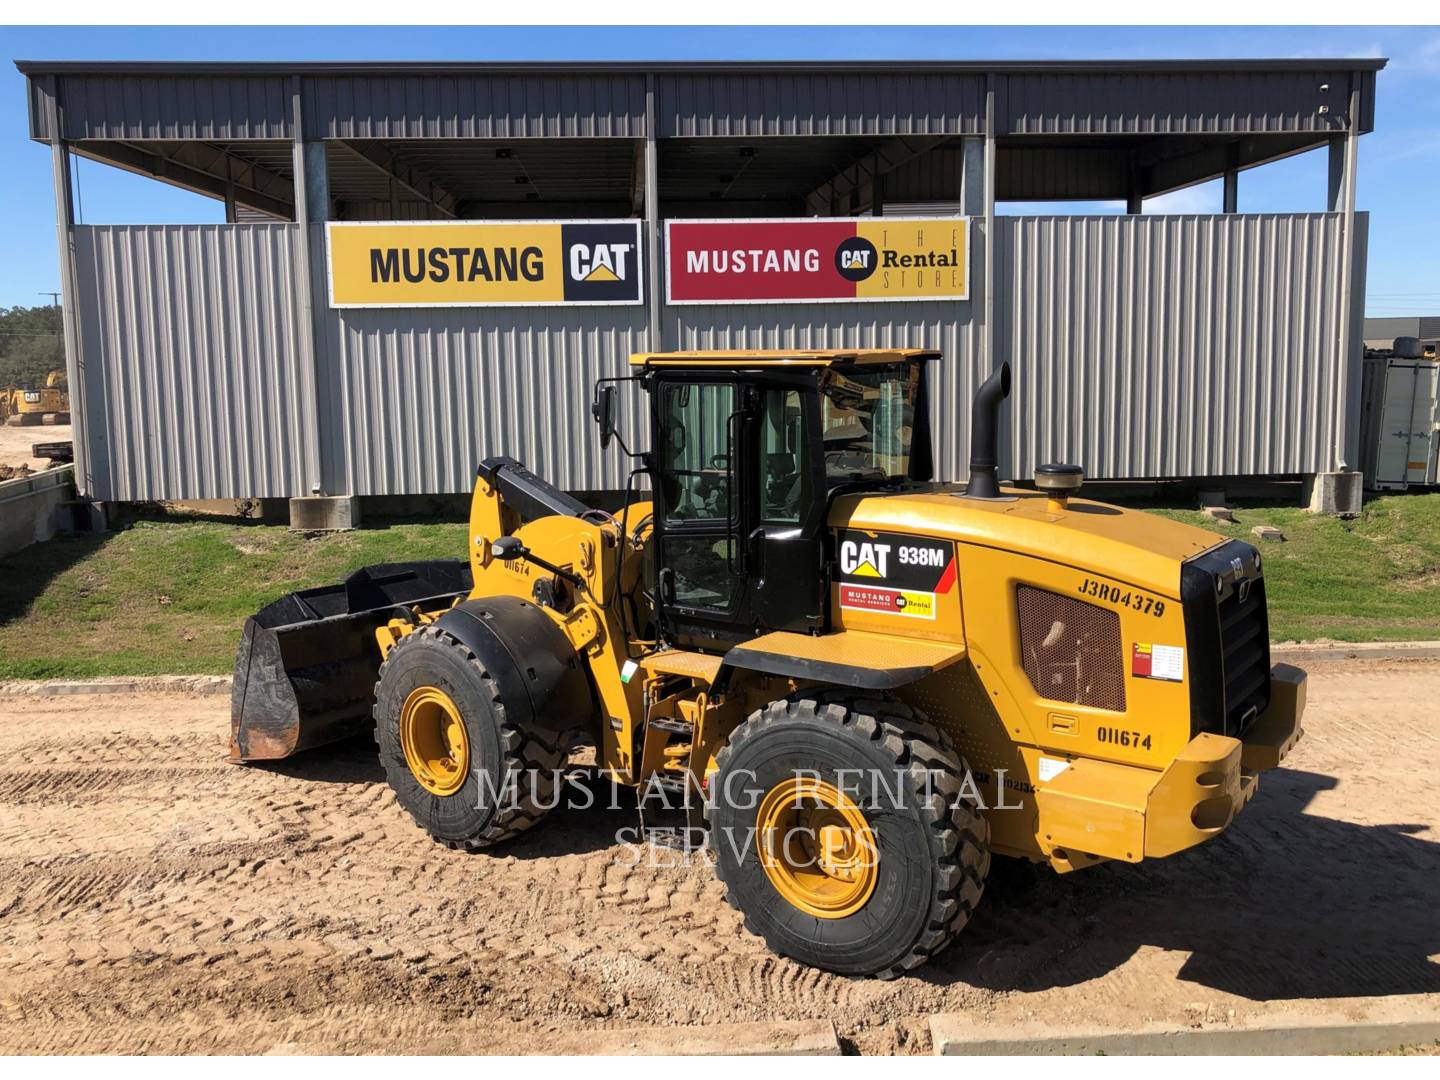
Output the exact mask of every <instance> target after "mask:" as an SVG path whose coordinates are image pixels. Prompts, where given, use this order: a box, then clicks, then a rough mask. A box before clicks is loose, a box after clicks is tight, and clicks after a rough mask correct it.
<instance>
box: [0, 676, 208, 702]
mask: <svg viewBox="0 0 1440 1080" xmlns="http://www.w3.org/2000/svg"><path fill="white" fill-rule="evenodd" d="M232 681H233V680H232V679H231V677H230V676H229V675H134V676H130V675H118V676H110V677H104V678H98V679H40V680H33V681H32V680H21V679H16V680H13V681H10V682H0V695H27V696H30V697H65V696H68V695H72V694H202V695H203V694H226V695H228V694H229V693H230V684H231V682H232Z"/></svg>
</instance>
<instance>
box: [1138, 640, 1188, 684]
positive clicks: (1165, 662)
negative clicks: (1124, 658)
mask: <svg viewBox="0 0 1440 1080" xmlns="http://www.w3.org/2000/svg"><path fill="white" fill-rule="evenodd" d="M1130 674H1131V675H1132V676H1134V677H1135V678H1137V679H1160V680H1162V681H1164V682H1183V681H1184V680H1185V650H1184V649H1182V648H1181V647H1180V646H1179V645H1151V644H1148V643H1145V642H1139V641H1137V642H1134V643H1133V644H1132V645H1131V647H1130Z"/></svg>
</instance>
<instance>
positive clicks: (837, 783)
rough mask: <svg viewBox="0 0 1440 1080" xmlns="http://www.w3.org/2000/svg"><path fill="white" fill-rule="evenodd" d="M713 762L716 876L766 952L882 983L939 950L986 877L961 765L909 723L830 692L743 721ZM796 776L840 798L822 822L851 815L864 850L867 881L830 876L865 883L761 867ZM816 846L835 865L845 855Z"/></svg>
mask: <svg viewBox="0 0 1440 1080" xmlns="http://www.w3.org/2000/svg"><path fill="white" fill-rule="evenodd" d="M716 760H717V764H718V766H719V769H718V771H717V773H716V774H715V776H714V777H713V778H712V779H711V784H710V796H711V803H710V809H709V816H710V833H711V844H712V845H713V846H714V849H715V858H716V873H717V875H718V876H719V877H720V880H721V881H722V882H724V884H725V890H726V899H727V900H728V901H729V902H730V904H731V906H732V907H735V908H738V909H739V910H740V911H741V913H742V914H744V916H745V926H746V928H747V929H749V930H750V931H751V932H752V933H756V934H759V935H760V936H761V937H763V938H764V939H765V942H766V944H767V945H768V946H769V947H770V948H771V949H772V950H773V951H775V952H777V953H780V954H781V955H783V956H789V957H791V958H792V959H795V960H798V961H800V962H801V963H803V964H809V965H811V966H813V967H818V968H823V969H825V970H827V971H834V972H837V973H840V974H845V975H878V976H880V977H881V978H894V977H895V976H897V975H900V974H902V973H904V972H906V971H909V970H911V969H913V968H916V967H918V966H920V965H921V964H922V963H924V962H925V961H926V960H928V959H929V958H930V957H932V956H934V955H936V954H937V953H939V952H940V951H941V950H943V949H944V948H945V947H946V946H947V945H949V944H950V942H951V941H952V940H953V939H954V937H955V935H956V934H958V933H959V932H960V929H961V928H962V927H963V926H964V925H965V924H966V922H968V921H969V919H970V916H971V915H972V914H973V913H974V911H975V905H976V904H977V903H979V901H980V896H981V893H982V891H983V889H984V882H985V876H986V874H987V873H988V872H989V868H990V850H989V841H990V829H989V823H988V822H987V821H986V820H985V817H984V815H983V814H981V812H980V810H979V809H978V808H977V807H976V806H975V805H974V804H973V803H972V802H971V801H969V800H968V799H964V798H961V791H962V788H963V782H964V777H965V775H966V774H967V772H968V767H967V766H966V765H965V763H964V762H963V761H962V760H961V758H960V757H959V755H958V754H957V753H956V752H955V749H954V747H953V746H952V745H951V743H950V740H949V738H948V737H946V736H945V735H944V734H943V733H942V732H941V731H940V730H939V729H937V728H936V727H934V726H933V725H932V724H930V723H929V722H928V721H927V720H926V719H925V717H924V716H923V715H922V714H921V713H919V712H917V711H915V710H913V709H911V708H909V707H908V706H906V705H903V704H901V703H899V702H896V701H890V700H874V699H867V698H861V697H858V696H856V695H854V694H847V693H845V692H842V691H821V692H802V693H801V694H797V695H795V696H794V697H792V698H788V699H784V700H780V701H772V702H771V703H770V704H769V705H767V706H766V707H765V708H763V709H760V710H757V711H756V712H754V713H752V714H751V715H750V717H749V719H747V720H746V721H745V723H743V724H742V725H740V727H739V728H737V729H736V731H735V732H734V734H733V735H732V736H731V738H730V741H729V744H728V745H727V746H726V747H725V748H724V749H723V750H721V752H720V753H719V755H718V756H717V759H716ZM797 772H798V773H805V774H809V775H811V776H814V777H816V778H817V780H818V781H819V783H820V785H822V786H828V787H829V788H830V790H832V791H834V790H838V791H839V792H842V793H844V794H845V795H846V796H848V797H847V798H842V799H841V800H839V804H840V807H841V808H840V809H839V810H838V811H835V812H833V813H832V814H831V816H830V817H829V818H826V819H825V820H826V821H827V822H828V823H830V824H833V823H835V822H836V821H838V820H839V815H844V816H845V817H846V818H847V819H848V820H850V821H852V822H853V821H854V820H855V819H854V815H855V814H857V813H858V814H862V815H863V818H864V822H863V824H858V826H857V828H858V830H859V831H860V832H863V833H864V834H865V837H866V843H867V844H871V845H872V850H873V852H874V857H873V858H872V859H871V860H870V862H871V863H872V864H873V871H865V870H864V869H863V868H862V870H861V871H859V872H857V871H854V870H852V869H851V868H849V867H845V866H843V865H842V866H841V867H840V872H841V873H842V874H844V875H848V877H849V878H850V879H852V880H858V878H857V873H858V874H863V873H866V872H869V873H870V875H871V876H870V879H869V880H868V882H862V884H861V886H857V888H855V889H853V890H851V891H848V892H847V882H846V881H845V880H841V881H839V883H838V887H837V886H835V883H833V882H832V883H822V885H821V886H820V887H819V888H818V889H816V890H814V891H807V889H806V888H805V886H804V885H803V884H801V885H799V886H796V885H794V884H793V881H792V880H789V879H787V875H788V874H789V873H790V871H785V870H780V871H777V870H776V869H775V862H776V860H775V857H774V855H773V854H771V855H766V856H764V857H762V848H764V845H765V843H766V841H765V829H766V823H768V822H773V821H774V820H775V818H774V816H773V811H767V807H768V806H773V804H774V799H775V797H776V795H775V793H777V792H783V791H784V790H786V785H787V784H790V783H792V782H793V781H792V778H793V777H794V776H795V775H796V773H797ZM872 777H873V778H874V780H875V781H876V783H878V785H879V786H878V787H874V786H872V782H871V778H872ZM897 795H898V798H897V797H896V796H897ZM844 804H848V805H844ZM762 818H763V819H764V821H762V820H761V819H762ZM771 828H772V830H774V827H773V826H771ZM802 831H803V830H802ZM829 831H830V833H831V836H832V837H834V836H835V835H836V834H835V832H834V830H833V829H832V830H829ZM777 833H778V830H774V831H772V832H771V833H770V835H771V836H772V837H773V836H775V835H777ZM840 835H843V833H842V834H840ZM822 847H825V845H823V844H811V846H810V848H809V849H808V850H809V851H810V853H811V855H812V856H813V855H814V853H815V852H816V851H818V850H820V849H821V848H822ZM768 850H770V851H772V852H773V850H774V849H773V848H770V849H768ZM825 850H826V852H827V858H833V854H832V853H833V852H836V851H845V850H847V849H845V848H844V847H843V845H841V846H831V847H825ZM836 861H837V862H840V863H843V857H841V858H839V859H837V860H836ZM767 863H768V864H769V867H768V868H767ZM797 865H801V866H804V867H805V868H806V869H807V870H808V869H809V866H812V865H814V864H804V863H803V862H802V863H799V864H797ZM832 865H833V864H832ZM857 865H858V864H857ZM811 878H812V879H813V878H814V874H813V872H812V873H811ZM827 890H829V891H828V894H827ZM817 905H818V906H817ZM826 905H829V910H828V912H827V913H826V914H823V915H822V914H817V913H816V912H817V911H820V910H822V909H824V908H825V906H826Z"/></svg>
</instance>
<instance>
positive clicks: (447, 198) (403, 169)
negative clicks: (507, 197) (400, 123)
mask: <svg viewBox="0 0 1440 1080" xmlns="http://www.w3.org/2000/svg"><path fill="white" fill-rule="evenodd" d="M334 143H335V144H336V145H337V146H342V147H344V148H345V149H346V150H348V151H350V153H352V154H354V155H355V156H356V157H357V158H359V159H360V160H361V161H363V162H365V163H366V164H368V165H371V166H373V167H374V168H376V169H378V170H379V171H380V172H382V173H384V174H385V175H386V176H388V177H389V178H390V180H391V182H392V183H394V184H398V185H399V186H400V187H402V188H404V189H405V190H406V191H408V192H410V193H411V194H412V195H416V196H418V197H419V198H421V199H423V200H424V201H425V202H427V203H429V204H430V205H431V206H433V207H435V209H437V210H439V211H440V212H441V213H442V214H445V215H446V216H448V217H452V218H453V217H458V216H459V210H458V208H459V200H457V199H456V198H455V196H454V195H452V194H450V192H448V191H446V190H445V188H444V187H443V186H442V185H441V184H439V183H438V182H437V181H435V180H433V179H431V178H430V177H429V176H427V175H425V173H423V172H421V171H420V170H419V169H417V168H415V167H414V166H412V165H408V164H406V163H405V162H404V161H402V160H401V159H400V158H398V157H396V156H395V155H394V154H392V153H391V152H390V151H388V150H385V149H383V148H381V147H379V146H371V145H362V144H360V143H356V142H351V141H350V140H348V139H335V140H334Z"/></svg>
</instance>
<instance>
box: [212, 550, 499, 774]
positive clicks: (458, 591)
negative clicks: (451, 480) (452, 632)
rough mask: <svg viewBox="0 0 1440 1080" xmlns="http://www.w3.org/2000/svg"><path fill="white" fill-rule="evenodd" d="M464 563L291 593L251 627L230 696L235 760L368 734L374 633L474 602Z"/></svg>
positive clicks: (383, 571) (371, 572)
mask: <svg viewBox="0 0 1440 1080" xmlns="http://www.w3.org/2000/svg"><path fill="white" fill-rule="evenodd" d="M470 588H471V580H470V565H469V563H467V562H463V561H461V560H458V559H439V560H434V561H430V562H409V563H384V564H381V565H379V566H367V567H365V568H364V569H363V570H357V571H355V573H353V574H351V575H350V576H349V577H348V578H346V579H345V581H344V583H342V584H340V585H327V586H325V587H323V588H318V589H306V590H304V591H302V592H297V593H291V594H289V595H288V596H283V597H281V598H280V599H279V600H276V601H275V602H274V603H273V604H270V605H268V606H267V607H264V608H262V609H260V611H258V612H256V613H255V614H254V615H252V616H251V617H250V618H248V619H246V620H245V629H244V631H243V632H242V634H241V637H240V648H239V650H238V651H237V652H236V655H235V681H234V685H233V686H232V688H231V691H230V758H231V760H232V761H266V760H273V759H275V758H283V757H289V756H290V755H291V754H294V753H297V752H298V751H301V750H308V749H310V748H311V747H314V746H321V745H323V744H325V743H328V742H334V741H336V740H337V739H343V738H346V737H347V736H350V735H354V734H357V733H359V732H361V731H364V730H366V728H367V727H368V725H369V723H370V706H371V701H372V698H373V694H374V690H375V676H376V672H377V671H378V670H379V667H380V648H379V646H378V645H377V644H376V643H375V631H376V629H378V628H379V627H381V626H383V625H384V624H385V623H387V622H388V621H389V620H391V619H393V618H395V617H396V616H397V615H401V616H403V615H404V614H405V612H406V611H408V609H410V608H412V607H414V606H417V605H418V606H419V607H421V608H422V609H423V610H430V611H433V610H435V609H436V608H444V607H448V606H450V605H451V604H452V603H454V601H455V600H456V599H458V598H459V597H462V596H464V595H466V594H468V593H469V591H470Z"/></svg>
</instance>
